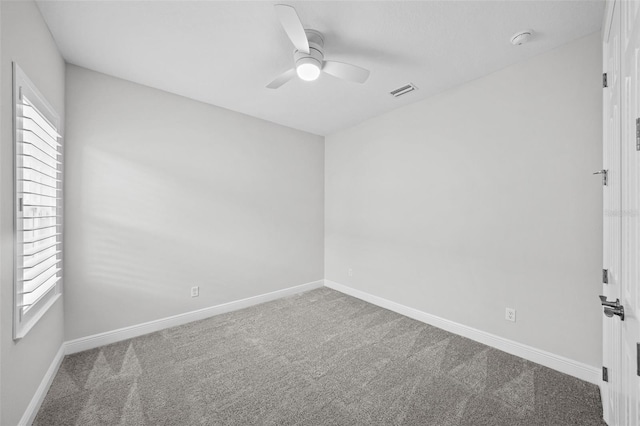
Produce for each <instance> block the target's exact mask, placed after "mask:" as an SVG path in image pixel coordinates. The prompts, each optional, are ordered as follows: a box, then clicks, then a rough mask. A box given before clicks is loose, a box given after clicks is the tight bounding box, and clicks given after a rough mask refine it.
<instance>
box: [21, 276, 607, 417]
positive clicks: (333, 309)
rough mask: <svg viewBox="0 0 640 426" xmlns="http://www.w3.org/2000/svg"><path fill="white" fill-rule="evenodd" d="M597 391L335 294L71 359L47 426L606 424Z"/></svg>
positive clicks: (310, 295)
mask: <svg viewBox="0 0 640 426" xmlns="http://www.w3.org/2000/svg"><path fill="white" fill-rule="evenodd" d="M601 413H602V405H601V402H600V394H599V390H598V387H597V386H594V385H592V384H589V383H586V382H584V381H581V380H578V379H575V378H573V377H570V376H567V375H565V374H562V373H558V372H556V371H553V370H550V369H548V368H546V367H543V366H541V365H537V364H534V363H532V362H529V361H525V360H523V359H521V358H518V357H515V356H512V355H509V354H506V353H504V352H501V351H499V350H496V349H492V348H490V347H488V346H485V345H482V344H480V343H476V342H474V341H472V340H469V339H466V338H463V337H460V336H457V335H454V334H451V333H448V332H446V331H443V330H441V329H439V328H435V327H432V326H429V325H426V324H423V323H420V322H418V321H414V320H412V319H409V318H407V317H404V316H402V315H398V314H396V313H394V312H391V311H388V310H385V309H382V308H379V307H377V306H374V305H371V304H369V303H366V302H363V301H361V300H358V299H355V298H353V297H350V296H347V295H344V294H342V293H339V292H336V291H333V290H330V289H328V288H321V289H318V290H313V291H309V292H306V293H303V294H300V295H296V296H291V297H288V298H284V299H280V300H277V301H273V302H269V303H265V304H262V305H257V306H254V307H251V308H247V309H243V310H240V311H235V312H231V313H228V314H224V315H219V316H215V317H212V318H209V319H206V320H203V321H198V322H193V323H190V324H186V325H183V326H179V327H175V328H171V329H167V330H163V331H160V332H157V333H153V334H148V335H145V336H141V337H137V338H134V339H131V340H127V341H123V342H119V343H115V344H112V345H108V346H104V347H101V348H97V349H92V350H89V351H86V352H81V353H77V354H74V355H69V356H67V357H65V359H64V361H63V363H62V366H61V368H60V370H59V371H58V374H57V375H56V377H55V379H54V381H53V384H52V386H51V388H50V390H49V393H48V394H47V396H46V399H45V401H44V403H43V405H42V407H41V409H40V411H39V412H38V415H37V418H36V420H35V423H34V424H35V425H80V426H87V425H118V424H120V425H439V426H453V425H469V426H482V425H491V426H498V425H509V426H514V425H523V426H529V425H549V426H560V425H580V426H589V425H605V423H604V422H603V420H602V415H601Z"/></svg>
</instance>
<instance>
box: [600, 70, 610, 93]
mask: <svg viewBox="0 0 640 426" xmlns="http://www.w3.org/2000/svg"><path fill="white" fill-rule="evenodd" d="M605 87H609V86H607V73H606V72H605V73H604V74H602V88H603V89H604V88H605Z"/></svg>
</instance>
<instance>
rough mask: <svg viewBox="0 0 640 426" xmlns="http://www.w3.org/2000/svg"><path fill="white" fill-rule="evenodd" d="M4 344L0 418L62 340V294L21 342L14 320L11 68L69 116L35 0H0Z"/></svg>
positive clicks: (7, 415) (19, 407) (15, 417)
mask: <svg viewBox="0 0 640 426" xmlns="http://www.w3.org/2000/svg"><path fill="white" fill-rule="evenodd" d="M0 10H1V11H2V12H1V14H0V16H1V19H2V22H1V24H0V28H1V37H0V40H1V43H2V45H1V47H0V54H1V55H0V66H1V71H0V72H1V74H2V80H1V86H0V98H2V105H1V110H0V113H1V116H0V122H1V125H0V129H1V133H0V200H2V201H1V203H0V239H1V241H0V255H1V256H0V313H1V317H0V347H1V355H0V357H1V358H2V366H1V369H2V381H1V382H0V403H1V405H2V410H1V411H2V417H1V418H0V424H2V425H15V424H17V423H18V421H19V420H20V418H21V417H22V415H23V413H24V411H25V409H26V407H27V405H28V404H29V402H30V401H31V398H32V397H33V395H34V393H35V391H36V389H37V387H38V386H39V385H40V382H41V380H42V378H43V377H44V374H45V372H46V371H47V369H48V368H49V366H50V364H51V362H52V360H53V358H54V356H55V354H56V353H57V351H58V349H59V348H60V345H61V344H62V341H63V337H64V336H63V331H64V328H63V326H64V324H63V304H62V300H61V299H59V300H58V302H56V303H55V304H54V305H53V307H52V308H51V309H50V310H49V311H48V312H47V314H46V315H45V316H44V317H43V318H42V319H41V320H40V321H39V322H38V323H37V324H36V326H35V327H34V328H32V329H31V331H30V332H29V333H28V334H27V336H26V337H24V338H23V339H22V340H20V341H18V342H14V341H13V340H12V321H13V317H12V315H13V132H12V129H13V124H12V114H13V112H12V103H11V99H12V93H13V87H12V78H11V76H12V69H11V62H12V61H15V62H17V63H18V64H19V65H20V67H21V68H22V69H23V70H24V71H25V73H26V74H27V75H28V76H29V78H30V79H31V80H32V81H33V82H34V83H35V84H36V85H37V87H38V89H39V90H40V92H41V93H42V94H43V95H44V96H45V97H46V98H47V100H48V101H49V103H50V104H51V105H52V106H53V107H54V108H55V109H56V111H57V112H58V113H59V114H60V116H61V118H63V117H64V79H65V72H64V68H65V64H64V61H63V60H62V57H61V56H60V54H59V53H58V50H57V48H56V45H55V43H54V41H53V39H52V37H51V35H50V34H49V29H48V28H47V26H46V25H45V23H44V21H43V20H42V17H41V16H40V12H39V11H38V9H37V7H36V5H35V3H33V2H31V1H20V2H8V1H2V2H0Z"/></svg>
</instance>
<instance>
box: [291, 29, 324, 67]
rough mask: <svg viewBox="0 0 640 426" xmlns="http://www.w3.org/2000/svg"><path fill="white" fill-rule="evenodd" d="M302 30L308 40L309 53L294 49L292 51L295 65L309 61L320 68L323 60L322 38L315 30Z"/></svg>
mask: <svg viewBox="0 0 640 426" xmlns="http://www.w3.org/2000/svg"><path fill="white" fill-rule="evenodd" d="M304 32H305V33H306V34H307V39H308V40H309V53H304V52H301V51H299V50H295V51H294V52H293V60H294V62H295V66H296V67H297V66H299V65H302V64H305V63H311V64H314V65H316V66H317V67H318V68H320V69H322V63H323V62H324V39H323V37H322V34H320V33H319V32H318V31H315V30H304Z"/></svg>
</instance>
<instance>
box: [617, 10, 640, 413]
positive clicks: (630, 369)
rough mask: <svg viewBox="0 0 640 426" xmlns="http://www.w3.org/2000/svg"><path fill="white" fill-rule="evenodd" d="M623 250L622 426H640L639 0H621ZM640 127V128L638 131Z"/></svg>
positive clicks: (621, 298)
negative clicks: (639, 405) (639, 346)
mask: <svg viewBox="0 0 640 426" xmlns="http://www.w3.org/2000/svg"><path fill="white" fill-rule="evenodd" d="M619 3H620V49H621V55H620V58H621V65H622V66H621V70H622V75H621V77H622V81H621V94H622V109H621V128H622V131H621V143H622V145H621V149H620V156H621V171H622V176H621V181H620V182H621V189H622V249H621V254H622V256H621V261H622V262H621V264H622V276H621V284H622V286H621V288H620V291H621V293H620V302H621V304H622V305H623V306H624V310H625V319H624V321H623V322H622V323H621V325H622V354H621V356H622V359H621V363H622V365H621V367H622V368H621V371H622V380H621V383H620V386H621V389H620V390H621V398H620V399H621V401H620V403H621V407H620V410H621V415H622V416H624V418H623V419H621V424H624V425H640V411H639V410H638V404H639V403H640V401H639V397H640V391H639V386H640V377H639V375H638V368H640V366H639V365H638V355H640V354H638V352H637V351H638V350H639V349H638V347H637V344H638V342H640V326H639V324H638V320H639V318H640V300H639V298H640V294H639V292H638V287H639V286H640V268H639V267H640V233H639V232H640V226H639V225H640V209H639V203H640V181H639V179H640V174H639V171H640V134H637V132H640V122H639V123H638V124H636V119H639V118H640V106H639V103H640V93H639V91H640V86H639V80H640V22H639V18H640V16H639V15H638V9H639V7H638V6H639V2H638V1H620V2H619ZM636 126H638V127H636Z"/></svg>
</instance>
